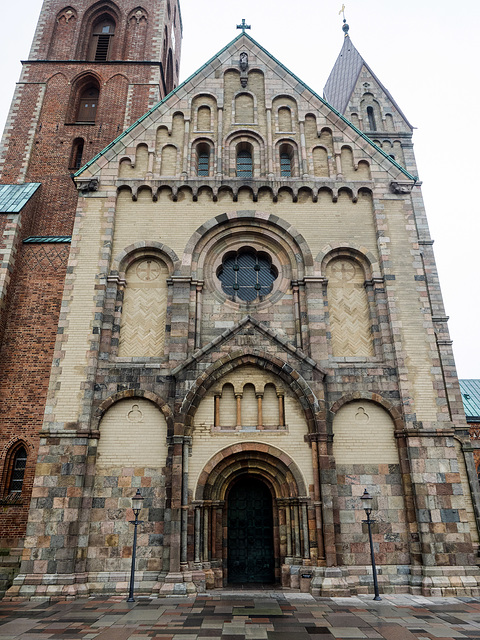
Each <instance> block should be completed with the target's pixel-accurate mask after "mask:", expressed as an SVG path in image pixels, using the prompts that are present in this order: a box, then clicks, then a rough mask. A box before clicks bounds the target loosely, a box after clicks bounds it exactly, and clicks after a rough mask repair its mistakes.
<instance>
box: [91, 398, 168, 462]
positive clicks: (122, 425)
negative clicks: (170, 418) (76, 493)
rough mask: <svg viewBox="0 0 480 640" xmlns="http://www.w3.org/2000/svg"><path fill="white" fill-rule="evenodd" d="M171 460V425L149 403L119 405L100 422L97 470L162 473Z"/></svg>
mask: <svg viewBox="0 0 480 640" xmlns="http://www.w3.org/2000/svg"><path fill="white" fill-rule="evenodd" d="M166 459H167V423H166V421H165V417H164V415H163V413H162V412H161V411H160V410H159V409H158V408H157V407H156V406H155V405H154V404H153V403H152V402H149V401H148V400H144V399H143V398H132V399H125V400H120V401H119V402H117V403H115V404H114V405H113V406H112V407H111V408H110V409H108V411H107V412H106V413H105V415H104V416H103V418H102V420H101V422H100V439H99V441H98V449H97V466H100V467H105V466H115V467H127V466H129V467H150V468H156V469H159V468H160V469H161V468H163V467H164V466H165V464H166Z"/></svg>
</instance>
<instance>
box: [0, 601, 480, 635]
mask: <svg viewBox="0 0 480 640" xmlns="http://www.w3.org/2000/svg"><path fill="white" fill-rule="evenodd" d="M202 638H212V639H213V640H243V639H247V640H316V639H318V640H329V639H330V640H347V639H349V640H351V639H355V638H377V639H380V640H382V639H383V640H453V639H462V638H468V639H470V640H475V639H476V638H478V639H479V640H480V598H479V599H475V598H444V599H441V598H424V597H418V596H409V595H398V596H394V595H392V596H383V600H382V601H381V602H374V601H373V599H372V596H359V597H354V598H314V597H312V596H311V595H309V594H299V593H290V592H284V591H280V590H278V591H272V592H270V593H266V592H265V591H258V592H256V591H237V592H235V591H229V592H225V591H214V592H212V593H211V594H210V593H209V594H205V595H200V596H197V597H185V598H179V597H175V598H163V599H155V598H152V599H150V598H139V599H138V600H137V601H136V602H135V603H127V602H126V601H125V600H121V599H120V598H119V597H115V598H109V599H107V598H88V599H84V600H76V601H73V602H56V603H49V602H48V601H43V602H38V601H34V602H29V601H22V602H0V640H201V639H202Z"/></svg>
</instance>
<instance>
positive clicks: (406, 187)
mask: <svg viewBox="0 0 480 640" xmlns="http://www.w3.org/2000/svg"><path fill="white" fill-rule="evenodd" d="M414 186H415V185H414V183H413V182H406V181H405V182H404V181H403V180H402V181H400V180H399V181H394V182H391V183H390V189H391V191H392V193H396V194H398V195H405V194H407V193H411V192H412V189H413V187H414Z"/></svg>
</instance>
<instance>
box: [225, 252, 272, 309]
mask: <svg viewBox="0 0 480 640" xmlns="http://www.w3.org/2000/svg"><path fill="white" fill-rule="evenodd" d="M217 277H218V279H219V280H220V282H221V283H222V289H223V291H224V292H225V293H226V294H227V295H228V296H232V297H234V296H236V297H237V298H240V300H244V301H245V302H252V301H253V300H255V299H256V298H257V297H258V296H266V295H268V294H269V293H270V292H271V291H272V289H273V283H274V281H275V280H276V279H277V277H278V271H277V269H276V267H275V266H274V265H272V260H271V258H270V256H269V255H268V254H267V253H263V252H258V253H257V252H256V251H255V250H254V249H251V248H249V247H243V248H242V249H239V250H238V251H236V252H234V253H228V254H227V255H226V256H225V257H224V259H223V261H222V264H221V265H220V267H219V269H218V271H217Z"/></svg>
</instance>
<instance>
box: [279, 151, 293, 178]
mask: <svg viewBox="0 0 480 640" xmlns="http://www.w3.org/2000/svg"><path fill="white" fill-rule="evenodd" d="M292 156H293V153H292V148H291V147H290V146H289V145H285V144H284V145H282V146H281V147H280V175H281V176H282V178H291V177H292V175H293V173H292Z"/></svg>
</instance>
